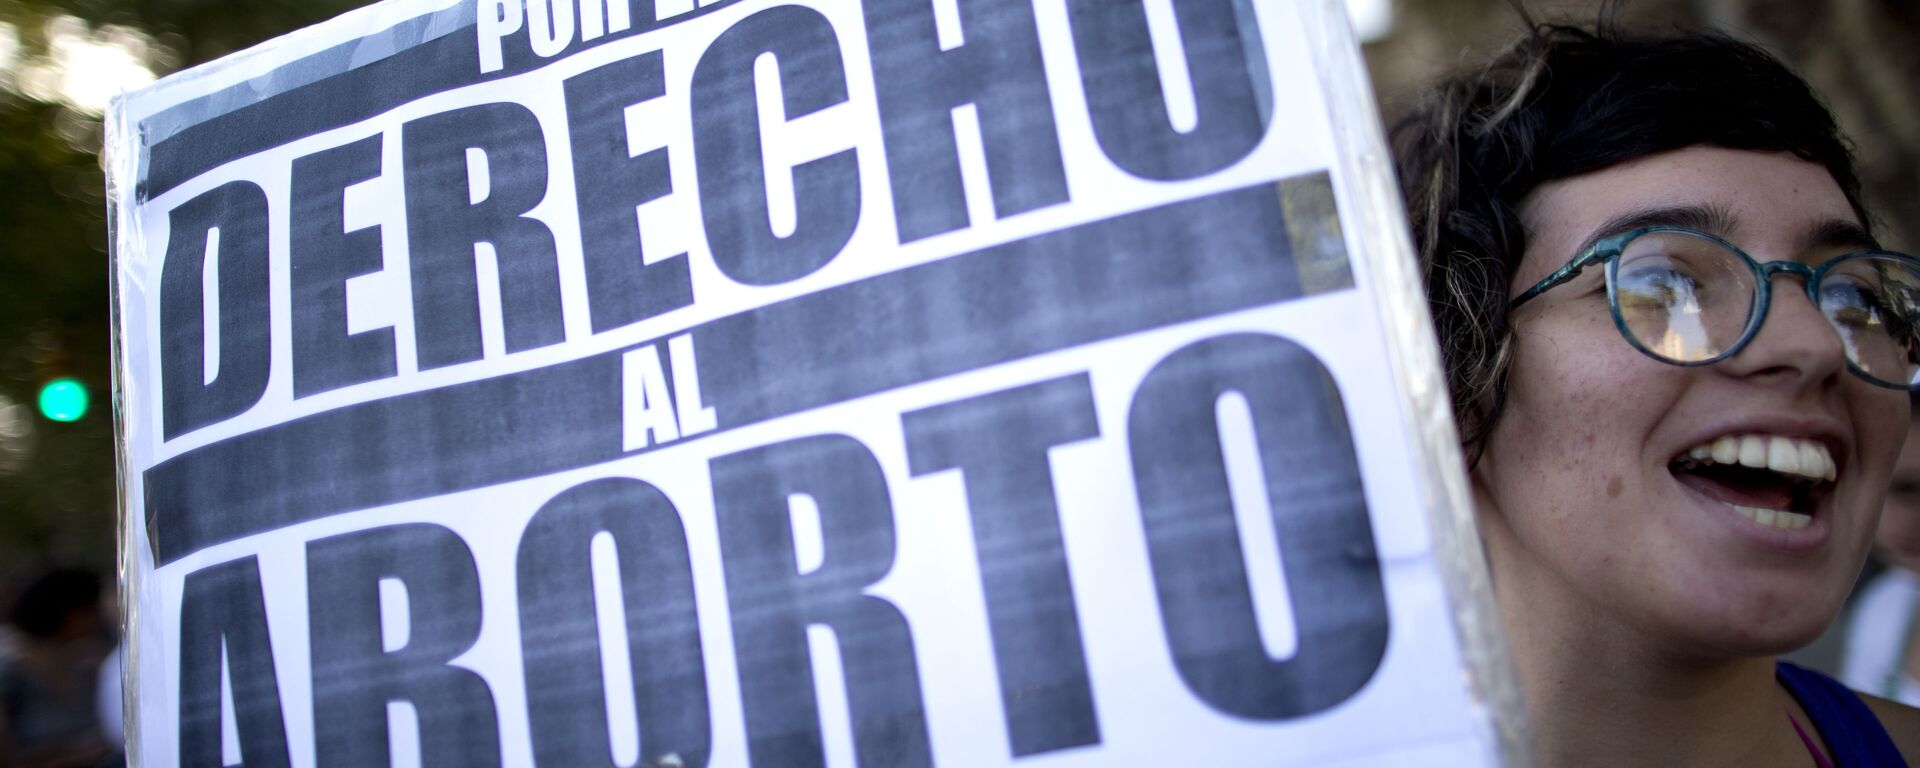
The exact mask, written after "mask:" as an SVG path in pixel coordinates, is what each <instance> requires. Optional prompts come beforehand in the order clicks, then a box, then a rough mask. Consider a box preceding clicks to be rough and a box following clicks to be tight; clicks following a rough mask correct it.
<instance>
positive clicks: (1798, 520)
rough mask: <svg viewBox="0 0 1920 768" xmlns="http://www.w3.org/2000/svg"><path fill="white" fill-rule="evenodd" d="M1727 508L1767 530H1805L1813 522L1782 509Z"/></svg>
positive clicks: (1730, 505)
mask: <svg viewBox="0 0 1920 768" xmlns="http://www.w3.org/2000/svg"><path fill="white" fill-rule="evenodd" d="M1727 506H1729V507H1733V508H1734V510H1735V511H1737V512H1739V513H1740V514H1741V515H1742V516H1745V517H1746V518H1747V519H1748V520H1752V521H1754V522H1756V523H1759V524H1761V525H1764V526H1767V527H1769V528H1785V529H1787V530H1789V531H1791V530H1794V529H1796V528H1805V527H1807V524H1808V523H1811V522H1813V516H1812V515H1803V514H1800V513H1798V512H1788V511H1786V510H1784V509H1763V508H1761V507H1746V506H1741V505H1739V504H1728V505H1727Z"/></svg>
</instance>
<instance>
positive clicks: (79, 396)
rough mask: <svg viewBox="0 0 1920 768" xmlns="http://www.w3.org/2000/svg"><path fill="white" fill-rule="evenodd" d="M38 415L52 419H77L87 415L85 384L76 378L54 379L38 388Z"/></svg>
mask: <svg viewBox="0 0 1920 768" xmlns="http://www.w3.org/2000/svg"><path fill="white" fill-rule="evenodd" d="M40 415H42V416H45V417H47V418H48V419H51V420H53V421H79V420H80V417H82V416H85V415H87V385H85V384H82V383H80V381H79V380H78V379H54V380H53V381H49V382H47V385H46V386H44V387H41V388H40Z"/></svg>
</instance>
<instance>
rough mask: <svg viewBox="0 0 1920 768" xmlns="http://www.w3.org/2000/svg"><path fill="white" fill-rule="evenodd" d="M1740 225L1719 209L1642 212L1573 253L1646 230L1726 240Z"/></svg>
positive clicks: (1618, 219)
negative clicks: (1675, 229)
mask: <svg viewBox="0 0 1920 768" xmlns="http://www.w3.org/2000/svg"><path fill="white" fill-rule="evenodd" d="M1739 223H1740V219H1739V217H1738V216H1735V215H1734V214H1733V211H1730V210H1728V209H1726V208H1724V207H1721V206H1718V205H1711V204H1709V205H1669V206H1660V207H1657V208H1642V209H1639V210H1635V211H1628V212H1626V213H1623V214H1620V215H1618V216H1615V217H1613V218H1611V219H1608V220H1607V221H1606V223H1604V224H1601V225H1600V226H1599V227H1597V228H1595V229H1594V230H1593V232H1592V233H1591V234H1589V235H1587V239H1586V241H1585V242H1582V243H1581V244H1580V247H1579V248H1578V249H1576V250H1575V251H1574V252H1575V253H1586V252H1587V250H1588V249H1590V248H1592V247H1593V244H1594V243H1597V242H1600V241H1601V240H1605V239H1607V238H1609V237H1612V236H1614V235H1618V234H1621V233H1623V232H1632V231H1633V230H1636V229H1646V228H1648V227H1685V228H1687V229H1692V230H1698V231H1701V232H1705V233H1707V234H1709V235H1715V236H1718V237H1721V238H1726V237H1728V236H1730V235H1732V234H1733V231H1734V230H1735V229H1738V228H1739V226H1738V225H1739ZM1835 223H1837V222H1835ZM1811 234H1812V233H1809V235H1811Z"/></svg>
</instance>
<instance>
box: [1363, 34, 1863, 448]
mask: <svg viewBox="0 0 1920 768" xmlns="http://www.w3.org/2000/svg"><path fill="white" fill-rule="evenodd" d="M1391 142H1392V145H1393V154H1394V162H1395V166H1396V170H1397V171H1398V172H1399V177H1400V186H1401V193H1402V195H1403V196H1404V197H1405V199H1406V204H1407V214H1408V218H1409V220H1410V223H1411V224H1412V226H1413V237H1414V244H1415V247H1416V251H1417V252H1418V254H1419V258H1420V267H1421V272H1422V275H1423V279H1424V282H1425V285H1426V290H1427V302H1428V305H1429V308H1430V309H1431V310H1432V312H1433V318H1434V325H1435V328H1436V330H1437V331H1438V332H1439V335H1440V345H1441V349H1442V356H1443V358H1444V360H1445V364H1446V368H1447V384H1448V386H1449V388H1450V389H1451V391H1452V394H1453V407H1454V413H1455V415H1456V417H1457V418H1458V419H1459V423H1460V430H1461V443H1462V445H1463V446H1464V447H1465V448H1466V449H1467V455H1468V456H1469V457H1470V459H1471V460H1475V461H1477V460H1478V457H1479V455H1480V453H1481V450H1482V449H1483V448H1484V447H1485V442H1486V439H1487V435H1488V434H1489V433H1491V432H1492V430H1493V426H1494V424H1495V423H1496V422H1497V421H1498V420H1499V418H1500V412H1501V409H1502V407H1503V405H1504V403H1505V398H1506V374H1507V368H1508V363H1509V355H1510V350H1511V340H1512V333H1511V329H1510V327H1509V326H1508V324H1507V308H1508V307H1507V304H1508V297H1509V295H1510V294H1511V291H1510V286H1509V285H1508V283H1509V282H1510V281H1511V280H1512V279H1513V275H1514V271H1515V269H1516V268H1517V267H1518V266H1519V264H1520V256H1521V254H1522V253H1524V252H1525V250H1526V241H1527V232H1526V229H1525V228H1524V227H1523V226H1522V225H1521V221H1520V215H1519V208H1520V203H1521V201H1522V200H1524V199H1525V198H1526V197H1527V195H1528V194H1529V193H1531V192H1532V191H1533V190H1534V189H1535V188H1537V187H1539V186H1540V185H1541V184H1544V183H1546V182H1549V181H1554V180H1556V179H1563V178H1567V177H1571V176H1577V175H1580V174H1583V173H1588V172H1591V171H1596V170H1599V169H1602V168H1606V167H1608V166H1612V165H1616V164H1619V163H1623V162H1626V161H1629V160H1634V159H1637V158H1641V157H1646V156H1648V155H1653V154H1658V153H1661V152H1667V151H1670V150H1677V149H1683V148H1686V147H1690V146H1696V145H1707V146H1715V147H1723V148H1727V149H1740V150H1755V151H1762V152H1791V153H1793V154H1795V155H1797V156H1799V157H1801V158H1803V159H1806V160H1808V161H1810V162H1814V163H1818V164H1820V165H1822V166H1824V167H1825V168H1826V169H1827V171H1828V173H1830V174H1832V175H1833V180H1834V181H1835V182H1837V183H1838V184H1839V185H1840V190H1841V191H1842V192H1843V193H1845V194H1846V197H1847V202H1848V203H1850V204H1851V205H1852V206H1853V210H1854V213H1855V214H1856V215H1858V216H1859V218H1860V222H1861V224H1862V225H1863V226H1871V219H1870V218H1869V217H1868V215H1867V212H1866V209H1865V207H1864V205H1863V204H1862V202H1861V199H1860V183H1859V181H1858V179H1857V178H1856V177H1855V174H1854V167H1853V157H1852V153H1851V150H1850V147H1849V145H1848V143H1847V141H1846V140H1845V139H1844V138H1843V137H1842V136H1841V135H1840V133H1839V129H1838V128H1837V127H1836V125H1835V124H1834V120H1833V116H1832V115H1831V114H1830V113H1828V111H1827V109H1826V107H1825V106H1823V105H1822V104H1821V103H1820V101H1819V99H1818V98H1816V97H1815V96H1814V94H1813V91H1812V90H1811V89H1809V88H1808V86H1807V84H1806V82H1805V81H1802V80H1801V79H1800V78H1799V77H1798V76H1797V75H1795V74H1794V73H1793V72H1791V71H1790V70H1788V69H1787V67H1786V66H1785V65H1783V64H1781V63H1780V62H1779V61H1777V60H1775V59H1774V58H1773V57H1772V56H1770V55H1768V54H1767V53H1766V52H1765V51H1763V50H1761V49H1760V48H1758V47H1756V46H1754V45H1751V44H1748V43H1745V42H1741V41H1738V40H1734V39H1732V38H1729V37H1726V36H1723V35H1718V34H1708V33H1692V34H1680V35H1672V34H1669V35H1665V36H1641V35H1635V34H1631V33H1627V32H1624V31H1621V30H1619V29H1618V28H1617V25H1614V24H1612V23H1609V22H1606V21H1603V22H1602V24H1601V28H1600V29H1599V30H1597V31H1595V30H1586V29H1581V28H1576V27H1570V26H1561V25H1552V24H1543V25H1534V26H1533V28H1532V31H1531V32H1530V33H1528V34H1527V35H1525V36H1523V37H1521V38H1520V39H1519V40H1517V41H1515V42H1514V43H1512V44H1511V45H1509V46H1508V47H1507V48H1506V49H1504V50H1502V51H1501V52H1500V53H1498V54H1496V55H1495V56H1494V57H1493V60H1492V61H1491V62H1490V63H1489V64H1487V65H1486V66H1485V67H1484V68H1482V69H1480V70H1477V71H1473V72H1470V73H1467V74H1464V75H1461V76H1457V77H1453V78H1450V79H1447V80H1445V81H1443V82H1441V83H1440V84H1439V85H1438V86H1436V87H1435V88H1433V89H1432V91H1431V92H1430V93H1429V94H1428V95H1427V98H1426V99H1425V100H1424V101H1423V102H1422V103H1420V104H1419V105H1418V106H1417V107H1416V108H1415V109H1414V111H1413V112H1412V113H1411V114H1409V115H1408V116H1407V117H1406V118H1404V119H1402V120H1401V121H1400V122H1399V123H1398V124H1396V125H1395V126H1394V127H1393V130H1392V131H1391Z"/></svg>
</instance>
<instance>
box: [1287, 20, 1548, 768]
mask: <svg viewBox="0 0 1920 768" xmlns="http://www.w3.org/2000/svg"><path fill="white" fill-rule="evenodd" d="M1300 7H1301V9H1302V15H1303V21H1304V22H1305V23H1304V25H1303V26H1304V28H1305V32H1306V35H1307V38H1308V44H1309V46H1310V47H1311V48H1312V51H1313V55H1314V58H1315V60H1317V61H1319V62H1321V63H1322V64H1323V67H1322V68H1321V69H1320V70H1319V75H1320V86H1321V91H1322V93H1324V94H1325V95H1326V98H1327V111H1328V112H1329V113H1330V114H1329V118H1330V119H1331V122H1332V125H1333V130H1334V136H1333V139H1334V145H1335V152H1334V156H1335V162H1336V163H1338V166H1337V167H1336V168H1335V169H1334V170H1335V173H1334V196H1335V199H1336V201H1337V202H1338V203H1339V207H1340V209H1341V210H1342V211H1346V212H1348V213H1350V214H1351V215H1349V216H1344V217H1342V219H1343V220H1344V221H1346V222H1348V223H1349V224H1350V226H1348V227H1347V228H1346V233H1347V237H1348V250H1349V251H1350V253H1351V254H1352V258H1353V259H1354V260H1355V261H1358V262H1360V263H1361V264H1362V265H1364V266H1363V271H1364V273H1365V274H1366V275H1368V279H1367V280H1365V281H1364V283H1365V284H1364V285H1363V286H1359V287H1360V289H1361V290H1367V291H1369V292H1370V293H1371V294H1372V298H1373V305H1374V307H1376V309H1377V311H1378V312H1379V313H1380V318H1379V319H1380V321H1381V326H1382V327H1383V328H1385V329H1386V330H1387V333H1386V346H1387V362H1388V367H1389V368H1390V369H1391V370H1392V372H1393V374H1392V375H1393V378H1394V391H1396V392H1397V393H1399V394H1400V408H1401V414H1400V416H1401V419H1402V420H1403V422H1404V423H1406V424H1408V425H1410V426H1412V427H1413V430H1412V433H1411V435H1410V437H1411V439H1412V441H1413V442H1414V444H1415V447H1416V450H1415V452H1414V459H1415V463H1416V467H1415V471H1416V482H1417V483H1418V485H1419V494H1420V498H1422V499H1423V500H1424V501H1425V506H1426V509H1425V510H1423V511H1424V512H1425V514H1426V519H1427V527H1428V529H1429V531H1430V532H1431V535H1432V537H1433V551H1434V553H1435V562H1436V565H1437V567H1438V568H1439V571H1440V576H1441V582H1442V584H1443V586H1444V588H1445V590H1446V594H1447V601H1448V607H1449V609H1450V610H1451V611H1452V613H1453V628H1454V634H1455V637H1456V640H1457V641H1458V643H1459V646H1460V650H1461V656H1462V661H1463V662H1464V663H1465V665H1466V672H1467V680H1468V687H1469V692H1468V693H1469V695H1470V696H1471V697H1472V699H1473V700H1474V702H1475V703H1476V704H1478V705H1479V707H1480V712H1478V713H1476V715H1477V716H1478V717H1479V718H1481V719H1482V721H1483V722H1484V723H1485V724H1486V726H1487V727H1489V728H1491V729H1492V734H1491V735H1492V737H1493V742H1494V745H1495V749H1496V750H1497V755H1496V759H1497V760H1498V763H1499V764H1500V765H1502V766H1506V767H1507V768H1521V767H1522V766H1531V765H1533V759H1532V755H1531V750H1530V749H1529V747H1528V745H1529V744H1531V743H1532V727H1531V724H1530V723H1529V721H1528V719H1527V714H1526V707H1525V703H1524V702H1523V701H1522V699H1521V693H1520V685H1519V678H1518V672H1517V670H1516V669H1515V668H1514V666H1513V655H1512V653H1511V651H1510V650H1509V649H1508V646H1507V639H1506V633H1505V631H1504V629H1503V625H1502V624H1501V620H1500V615H1499V611H1498V607H1497V605H1496V604H1495V602H1494V596H1493V581H1492V578H1491V576H1490V574H1489V572H1488V570H1487V563H1486V558H1485V557H1484V554H1483V552H1484V550H1483V549H1482V543H1481V539H1480V533H1479V529H1478V527H1477V526H1476V524H1475V522H1474V506H1473V495H1472V493H1471V491H1470V490H1469V488H1468V484H1467V475H1466V460H1465V458H1464V456H1463V454H1462V452H1461V447H1460V443H1459V440H1458V438H1457V436H1458V435H1459V434H1460V432H1459V428H1458V426H1457V425H1456V424H1455V423H1454V418H1453V406H1452V402H1451V398H1450V397H1449V396H1448V394H1447V383H1446V380H1445V379H1444V378H1443V377H1442V375H1441V370H1442V368H1441V358H1440V347H1439V343H1438V341H1437V337H1436V336H1435V333H1434V330H1433V319H1432V317H1431V316H1430V315H1429V314H1428V313H1427V311H1426V298H1425V292H1424V291H1423V290H1422V288H1421V286H1420V281H1419V278H1418V272H1417V270H1416V264H1417V262H1416V258H1415V255H1414V250H1413V241H1412V240H1411V238H1410V237H1409V229H1408V224H1407V219H1406V212H1405V210H1403V208H1402V203H1401V199H1400V194H1399V191H1398V190H1399V187H1398V184H1397V183H1396V182H1395V179H1394V172H1393V165H1392V158H1391V155H1390V154H1389V153H1388V150H1387V142H1386V133H1385V130H1384V129H1383V127H1382V126H1381V123H1380V116H1379V115H1380V113H1379V109H1378V106H1377V105H1376V103H1375V100H1374V95H1373V87H1372V84H1371V81H1370V80H1369V79H1368V77H1367V72H1366V67H1365V64H1364V62H1363V61H1362V60H1361V56H1360V44H1359V42H1358V40H1357V39H1356V38H1355V37H1354V34H1353V29H1352V26H1351V25H1350V23H1349V22H1348V20H1347V16H1346V12H1345V9H1344V8H1343V7H1342V5H1341V3H1340V2H1339V0H1313V1H1310V2H1305V3H1301V4H1300Z"/></svg>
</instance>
